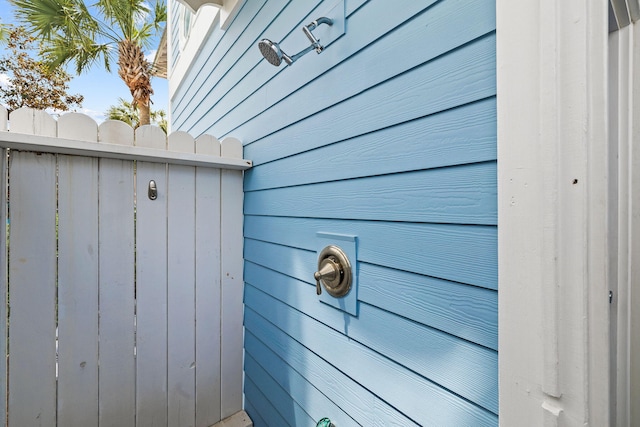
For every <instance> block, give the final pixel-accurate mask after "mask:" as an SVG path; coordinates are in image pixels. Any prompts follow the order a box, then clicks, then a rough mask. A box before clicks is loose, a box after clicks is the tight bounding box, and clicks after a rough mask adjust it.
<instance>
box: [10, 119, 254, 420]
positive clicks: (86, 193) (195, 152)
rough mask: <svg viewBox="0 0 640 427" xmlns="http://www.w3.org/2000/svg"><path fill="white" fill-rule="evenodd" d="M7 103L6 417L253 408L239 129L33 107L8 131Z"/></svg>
mask: <svg viewBox="0 0 640 427" xmlns="http://www.w3.org/2000/svg"><path fill="white" fill-rule="evenodd" d="M2 113H3V111H0V146H2V147H3V149H2V153H0V154H1V156H0V157H1V159H0V163H1V172H2V179H3V181H2V182H3V183H4V184H3V185H2V186H0V191H1V192H2V194H1V195H0V196H1V197H2V199H3V200H5V201H6V203H4V204H3V205H2V209H0V221H1V222H3V223H4V222H6V224H7V226H6V228H5V227H0V284H1V287H2V289H1V290H0V319H2V321H0V346H1V347H2V349H3V351H6V354H7V363H6V364H0V396H1V399H2V402H3V403H2V404H0V425H3V426H4V425H9V426H16V427H27V426H47V427H50V426H57V425H59V426H82V427H86V426H118V427H124V426H180V427H183V426H209V425H212V424H214V423H215V422H217V421H219V420H220V419H221V418H224V417H226V416H229V415H231V414H233V413H234V412H236V411H239V410H240V409H241V404H242V390H241V386H242V333H243V331H242V170H243V169H247V168H248V167H250V162H248V161H245V160H242V158H241V157H242V146H241V144H240V142H239V141H237V140H235V139H225V140H224V141H222V143H220V142H218V140H217V139H215V138H213V137H210V136H204V137H201V138H198V139H197V140H195V141H194V139H193V138H192V137H191V136H189V135H188V134H186V133H182V132H177V133H174V134H171V135H170V136H169V137H168V138H167V137H166V136H165V134H164V132H162V130H160V129H159V128H157V127H151V126H144V127H141V128H139V129H137V130H136V131H135V133H134V131H133V129H131V127H129V126H128V125H126V124H124V123H121V122H105V123H103V124H101V125H100V126H99V127H98V126H97V124H96V123H95V122H94V121H93V120H92V119H90V118H89V117H87V116H83V115H80V114H68V115H64V116H62V117H60V119H59V120H58V121H57V122H56V121H55V120H53V119H52V118H51V117H50V116H48V115H47V114H45V113H43V112H41V111H35V110H26V109H25V110H17V111H15V112H13V113H12V115H11V117H10V130H11V131H10V132H2V130H6V119H5V120H3V119H2ZM3 127H4V129H3ZM29 134H31V135H29ZM167 141H168V142H167ZM7 148H9V150H7ZM220 150H222V157H221V151H220ZM151 181H153V182H155V184H156V187H157V198H155V199H154V200H152V198H150V197H149V185H150V182H151ZM5 320H6V321H5Z"/></svg>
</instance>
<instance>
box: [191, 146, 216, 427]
mask: <svg viewBox="0 0 640 427" xmlns="http://www.w3.org/2000/svg"><path fill="white" fill-rule="evenodd" d="M196 153H201V154H209V155H212V156H219V155H220V142H219V141H218V140H217V139H216V138H214V137H213V136H210V135H203V136H201V137H199V138H198V139H197V140H196ZM195 212H196V218H195V221H196V224H195V226H196V242H195V245H196V427H209V426H211V425H213V424H215V423H217V422H218V421H220V419H221V416H220V245H219V243H218V242H220V170H219V169H212V168H196V208H195Z"/></svg>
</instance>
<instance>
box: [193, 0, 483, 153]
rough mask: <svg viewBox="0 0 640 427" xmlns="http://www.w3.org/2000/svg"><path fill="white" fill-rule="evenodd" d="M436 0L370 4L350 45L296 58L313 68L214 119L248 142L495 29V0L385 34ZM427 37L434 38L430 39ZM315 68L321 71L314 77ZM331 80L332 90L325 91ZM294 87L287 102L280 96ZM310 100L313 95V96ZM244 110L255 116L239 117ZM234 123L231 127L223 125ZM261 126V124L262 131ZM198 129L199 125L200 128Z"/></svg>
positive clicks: (448, 9) (440, 11)
mask: <svg viewBox="0 0 640 427" xmlns="http://www.w3.org/2000/svg"><path fill="white" fill-rule="evenodd" d="M431 4H432V2H431V1H428V2H407V3H402V4H397V5H396V7H394V8H391V9H390V8H388V7H387V5H385V4H383V3H380V4H377V3H375V2H373V3H370V4H368V5H367V7H365V8H363V9H361V11H360V12H359V13H357V14H355V15H354V16H353V17H352V18H350V19H349V20H348V23H347V25H348V27H349V37H348V38H345V39H342V41H343V42H344V43H347V46H345V48H344V49H341V50H338V51H336V50H335V49H340V47H341V46H340V45H337V46H336V47H334V46H331V47H330V49H327V51H326V53H329V52H331V53H332V57H331V58H329V59H324V60H323V61H320V59H317V60H316V61H310V62H308V63H306V64H305V63H302V64H296V65H297V66H305V65H306V66H308V67H309V68H308V69H307V70H305V71H307V72H306V73H300V74H298V73H296V74H297V75H291V76H290V77H288V78H286V79H285V78H284V76H282V77H280V79H278V80H275V79H274V81H270V82H269V84H268V85H266V86H264V87H263V88H261V89H260V90H258V91H256V92H255V93H254V94H252V96H251V97H250V98H247V99H243V103H242V104H240V105H239V106H238V107H237V108H235V109H230V108H229V111H230V112H229V113H228V114H227V115H226V116H223V117H222V119H221V120H220V121H219V122H218V123H216V125H215V127H214V129H215V131H216V132H219V133H220V134H225V133H226V132H233V133H241V134H243V139H244V140H245V141H247V142H252V141H255V140H256V139H259V138H261V137H262V136H264V135H269V134H271V133H273V132H275V131H277V130H279V129H282V128H284V127H286V126H288V125H290V124H292V123H296V122H298V121H300V120H302V119H305V118H308V117H311V116H312V115H314V114H318V113H319V112H321V111H323V110H326V109H330V108H332V107H334V106H335V107H337V106H338V105H339V104H340V103H342V102H343V101H344V100H347V99H349V98H352V97H356V98H363V97H364V98H367V97H369V96H370V95H369V94H368V92H369V90H373V91H374V92H373V93H375V92H377V91H378V90H377V89H375V88H376V86H379V85H382V86H385V85H386V82H388V81H390V80H404V78H403V77H404V76H403V73H405V72H407V70H411V71H409V72H410V73H413V72H414V68H416V69H420V68H421V67H422V66H425V67H427V69H428V70H429V71H427V73H428V74H433V73H437V72H438V71H437V69H438V66H437V65H436V66H435V69H434V68H433V67H431V66H429V65H428V64H429V63H430V62H439V61H440V58H442V57H443V56H444V54H445V53H447V55H446V56H451V55H453V56H454V57H456V56H457V55H456V48H459V47H460V46H464V45H466V44H467V43H470V42H471V41H472V40H475V39H476V38H478V37H481V36H483V35H485V34H487V33H489V32H491V31H493V30H494V29H495V16H494V14H493V13H492V12H491V9H492V8H493V6H492V5H491V4H490V2H489V1H487V0H477V1H447V2H438V3H436V4H435V5H434V6H433V7H432V8H429V9H428V10H427V11H426V12H424V13H422V14H418V15H417V16H415V17H414V19H413V20H412V22H411V24H408V25H407V24H406V21H405V22H403V25H401V26H399V27H397V28H393V31H391V32H389V33H387V34H384V30H386V29H391V28H389V27H394V26H396V25H398V24H400V22H399V21H396V19H399V18H400V19H401V18H406V14H408V13H411V12H412V11H413V12H418V10H419V9H424V8H427V7H428V6H430V5H431ZM381 17H383V18H381ZM370 22H378V25H376V26H372V25H370ZM459 28H465V31H459ZM347 40H348V41H347ZM424 40H429V41H430V43H427V44H425V43H424ZM337 43H340V40H339V41H338V42H337ZM334 52H335V53H334ZM406 52H411V54H406ZM349 53H350V54H351V55H350V56H349V55H348V54H349ZM336 57H337V58H336ZM334 58H335V59H334ZM301 62H303V61H301ZM322 65H324V67H323V68H325V69H326V70H327V72H326V73H319V72H321V71H324V69H322V68H321V69H320V70H318V68H319V67H321V66H322ZM314 75H315V76H317V77H316V78H315V79H312V78H311V77H312V76H314ZM302 79H304V80H302ZM300 80H302V81H300ZM462 80H464V79H462ZM414 84H415V85H419V84H420V83H419V82H415V83H414ZM409 85H411V83H409ZM327 87H331V89H332V90H326V88H327ZM405 87H410V86H405ZM394 89H395V88H394ZM289 94H290V96H289V97H288V98H286V102H280V101H282V100H283V99H285V95H289ZM391 94H394V92H392V91H389V92H387V95H391ZM258 96H260V97H259V98H257V99H261V98H262V97H267V99H268V100H269V101H270V103H269V104H268V105H269V107H270V108H268V109H266V108H265V109H262V110H258V108H257V107H258V106H257V105H255V104H252V103H249V104H247V101H248V100H250V99H251V98H256V97H258ZM408 98H411V96H409V97H408ZM241 99H242V98H241ZM309 99H313V100H314V101H313V102H308V100H309ZM426 99H428V98H425V100H426ZM372 101H373V100H370V102H372ZM243 117H244V120H247V119H251V120H249V121H248V122H241V121H240V120H241V119H242V118H243ZM269 118H270V119H269ZM238 122H239V123H238ZM232 123H233V124H232ZM234 124H235V126H234V127H232V128H230V129H227V128H226V127H225V126H226V125H228V126H229V127H231V126H233V125H234ZM257 129H262V132H259V131H257ZM192 131H193V132H196V131H197V128H195V129H192Z"/></svg>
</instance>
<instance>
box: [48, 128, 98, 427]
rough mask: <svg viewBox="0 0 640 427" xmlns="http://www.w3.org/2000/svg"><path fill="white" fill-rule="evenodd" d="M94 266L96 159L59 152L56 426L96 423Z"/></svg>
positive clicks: (96, 314) (96, 291)
mask: <svg viewBox="0 0 640 427" xmlns="http://www.w3.org/2000/svg"><path fill="white" fill-rule="evenodd" d="M83 123H88V122H86V121H84V120H83ZM94 125H95V122H94ZM89 128H91V126H89ZM93 133H94V135H97V132H96V131H95V129H93ZM98 269H99V265H98V159H91V158H86V157H78V156H58V399H57V400H58V419H57V422H58V425H64V426H70V427H73V426H77V427H85V426H87V427H89V426H97V425H98V319H99V315H98V313H99V311H98Z"/></svg>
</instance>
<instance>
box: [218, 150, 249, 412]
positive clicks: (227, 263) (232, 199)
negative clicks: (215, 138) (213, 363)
mask: <svg viewBox="0 0 640 427" xmlns="http://www.w3.org/2000/svg"><path fill="white" fill-rule="evenodd" d="M221 152H222V156H223V157H235V158H242V143H241V142H240V141H239V140H237V139H235V138H225V139H224V140H223V141H222V148H221ZM220 187H221V196H220V198H221V202H220V203H221V215H222V216H221V224H222V225H221V239H220V241H221V243H220V246H221V251H222V252H221V265H222V267H221V268H222V270H221V273H222V286H221V287H222V301H221V310H222V315H221V319H222V322H221V334H222V344H221V346H222V348H221V365H222V372H221V389H222V402H221V408H222V409H221V412H222V414H221V415H222V418H226V417H228V416H231V415H233V414H234V413H236V412H238V411H239V410H240V409H242V357H239V356H238V355H241V354H242V348H243V342H244V338H243V326H242V320H243V316H242V312H243V300H242V295H243V289H244V282H243V275H242V274H243V271H242V269H243V265H244V264H243V251H242V247H243V241H242V223H243V211H242V204H243V192H242V172H241V171H231V170H223V171H222V173H221V186H220Z"/></svg>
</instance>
